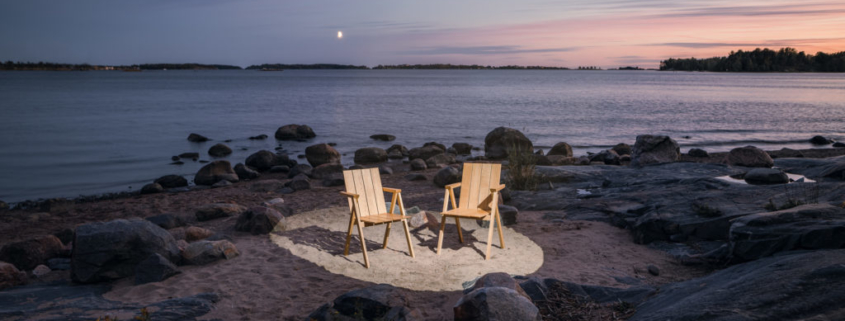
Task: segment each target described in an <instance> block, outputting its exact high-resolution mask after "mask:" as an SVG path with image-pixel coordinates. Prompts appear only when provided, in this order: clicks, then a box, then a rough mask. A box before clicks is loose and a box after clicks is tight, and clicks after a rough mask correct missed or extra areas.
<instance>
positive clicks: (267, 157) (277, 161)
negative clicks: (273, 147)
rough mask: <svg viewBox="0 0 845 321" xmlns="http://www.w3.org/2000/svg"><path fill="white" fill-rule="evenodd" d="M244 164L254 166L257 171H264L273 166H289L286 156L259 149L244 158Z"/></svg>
mask: <svg viewBox="0 0 845 321" xmlns="http://www.w3.org/2000/svg"><path fill="white" fill-rule="evenodd" d="M244 163H245V164H246V166H249V167H252V168H255V169H256V170H258V171H261V172H263V171H266V170H269V169H271V168H273V166H277V165H287V166H291V164H290V161H289V160H288V159H287V157H286V156H279V155H276V154H275V153H273V152H271V151H269V150H260V151H257V152H255V153H254V154H252V155H249V157H247V158H246V161H245V162H244Z"/></svg>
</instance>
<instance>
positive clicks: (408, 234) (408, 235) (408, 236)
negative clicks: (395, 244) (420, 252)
mask: <svg viewBox="0 0 845 321" xmlns="http://www.w3.org/2000/svg"><path fill="white" fill-rule="evenodd" d="M402 226H404V227H405V239H406V240H408V252H411V257H416V256H414V246H412V245H411V231H410V230H409V229H408V220H402Z"/></svg>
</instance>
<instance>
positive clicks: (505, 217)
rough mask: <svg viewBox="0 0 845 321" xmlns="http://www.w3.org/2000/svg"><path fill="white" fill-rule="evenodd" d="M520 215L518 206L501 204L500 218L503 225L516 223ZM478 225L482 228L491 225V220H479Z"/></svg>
mask: <svg viewBox="0 0 845 321" xmlns="http://www.w3.org/2000/svg"><path fill="white" fill-rule="evenodd" d="M518 217H519V210H518V209H517V208H516V207H513V206H508V205H502V204H499V218H500V219H501V220H502V225H504V226H508V225H514V224H516V222H517V218H518ZM478 225H480V226H481V227H482V228H488V227H490V221H486V220H478Z"/></svg>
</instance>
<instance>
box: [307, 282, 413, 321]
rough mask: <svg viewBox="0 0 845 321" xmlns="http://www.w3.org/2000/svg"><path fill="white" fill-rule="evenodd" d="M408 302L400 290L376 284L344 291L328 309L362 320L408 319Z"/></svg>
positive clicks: (387, 285)
mask: <svg viewBox="0 0 845 321" xmlns="http://www.w3.org/2000/svg"><path fill="white" fill-rule="evenodd" d="M408 302H409V301H408V298H407V297H406V296H405V293H404V292H403V291H402V290H400V289H398V288H395V287H393V286H391V285H389V284H377V285H373V286H369V287H366V288H362V289H357V290H353V291H349V292H347V293H344V294H343V295H341V296H339V297H337V298H336V299H334V302H333V305H330V308H329V309H331V310H334V311H335V312H337V314H339V315H340V316H345V317H350V318H351V317H358V318H361V319H363V320H376V319H378V320H409V319H410V318H409V316H408V314H411V311H410V310H409V309H408V308H407V305H408ZM318 320H319V319H318Z"/></svg>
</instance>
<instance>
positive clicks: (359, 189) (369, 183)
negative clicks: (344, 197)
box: [343, 168, 387, 217]
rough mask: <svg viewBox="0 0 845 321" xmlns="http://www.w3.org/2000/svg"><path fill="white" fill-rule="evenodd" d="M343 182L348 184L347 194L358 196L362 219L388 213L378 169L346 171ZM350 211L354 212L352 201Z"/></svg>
mask: <svg viewBox="0 0 845 321" xmlns="http://www.w3.org/2000/svg"><path fill="white" fill-rule="evenodd" d="M343 181H344V183H345V184H346V192H348V193H353V194H358V206H359V208H358V212H359V213H358V215H359V216H360V217H365V216H370V215H378V214H382V213H387V206H385V205H384V190H382V188H381V175H379V172H378V168H365V169H354V170H345V171H343ZM349 209H350V210H352V199H349Z"/></svg>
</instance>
